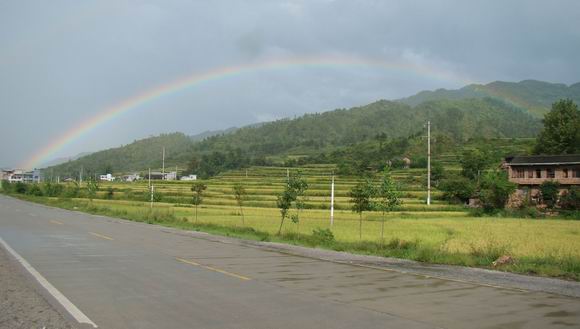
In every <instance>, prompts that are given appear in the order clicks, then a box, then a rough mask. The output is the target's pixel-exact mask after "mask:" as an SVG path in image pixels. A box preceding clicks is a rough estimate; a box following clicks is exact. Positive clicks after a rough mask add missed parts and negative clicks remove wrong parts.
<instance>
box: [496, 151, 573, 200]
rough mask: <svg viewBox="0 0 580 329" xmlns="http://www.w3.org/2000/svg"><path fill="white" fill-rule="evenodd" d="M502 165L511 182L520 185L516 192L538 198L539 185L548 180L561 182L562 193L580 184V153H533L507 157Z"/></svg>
mask: <svg viewBox="0 0 580 329" xmlns="http://www.w3.org/2000/svg"><path fill="white" fill-rule="evenodd" d="M502 167H503V168H504V169H505V170H507V173H508V178H509V180H510V182H513V183H516V184H517V185H518V187H517V191H516V194H518V195H519V196H520V197H523V198H528V199H530V200H536V201H537V199H538V197H539V187H540V185H541V184H542V183H544V182H546V181H554V182H557V183H559V184H560V193H563V192H564V191H566V190H569V189H570V188H571V187H572V186H580V154H570V155H531V156H510V157H506V158H505V160H504V162H503V163H502Z"/></svg>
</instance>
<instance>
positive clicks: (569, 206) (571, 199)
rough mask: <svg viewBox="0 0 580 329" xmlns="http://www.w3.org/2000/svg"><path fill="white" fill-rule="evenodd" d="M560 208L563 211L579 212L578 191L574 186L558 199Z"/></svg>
mask: <svg viewBox="0 0 580 329" xmlns="http://www.w3.org/2000/svg"><path fill="white" fill-rule="evenodd" d="M560 207H562V209H564V210H580V189H579V188H578V187H576V186H574V187H572V188H570V190H568V191H567V192H566V193H564V195H562V197H561V198H560Z"/></svg>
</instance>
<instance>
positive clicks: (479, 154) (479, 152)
mask: <svg viewBox="0 0 580 329" xmlns="http://www.w3.org/2000/svg"><path fill="white" fill-rule="evenodd" d="M493 159H494V158H493V156H492V154H491V152H490V151H489V150H485V149H474V150H465V151H463V154H462V156H461V159H460V160H459V162H460V163H461V175H463V176H464V177H467V178H469V179H477V180H479V177H480V176H481V175H482V174H483V172H484V171H485V170H486V169H488V168H489V167H490V166H491V164H492V163H493V161H494V160H493Z"/></svg>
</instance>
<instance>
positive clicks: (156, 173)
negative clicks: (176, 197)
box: [146, 171, 177, 180]
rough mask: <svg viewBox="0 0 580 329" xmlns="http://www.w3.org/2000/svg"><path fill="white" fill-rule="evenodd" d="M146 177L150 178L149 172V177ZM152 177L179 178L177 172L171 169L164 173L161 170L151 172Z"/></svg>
mask: <svg viewBox="0 0 580 329" xmlns="http://www.w3.org/2000/svg"><path fill="white" fill-rule="evenodd" d="M146 178H149V174H147V177H146ZM151 179H155V180H176V179H177V172H175V171H171V172H166V173H162V172H160V171H152V172H151Z"/></svg>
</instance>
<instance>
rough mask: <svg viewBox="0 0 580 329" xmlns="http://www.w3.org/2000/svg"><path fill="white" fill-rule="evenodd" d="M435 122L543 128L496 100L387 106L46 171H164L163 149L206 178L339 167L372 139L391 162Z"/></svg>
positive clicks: (459, 128) (447, 133) (170, 161)
mask: <svg viewBox="0 0 580 329" xmlns="http://www.w3.org/2000/svg"><path fill="white" fill-rule="evenodd" d="M428 120H429V121H431V124H432V131H433V133H434V134H437V135H439V136H441V138H443V137H444V138H447V139H448V140H450V141H456V142H462V141H465V140H468V139H471V138H496V137H532V136H535V135H536V134H537V133H538V131H539V129H540V128H541V122H540V120H539V119H536V118H534V117H532V116H531V115H529V114H528V113H527V112H525V111H522V110H521V109H519V108H517V107H515V106H513V105H510V104H508V103H506V102H503V101H500V100H498V99H494V98H480V99H459V100H434V101H427V102H424V103H422V104H420V105H418V106H414V107H413V106H409V105H407V104H403V103H400V102H392V101H385V100H381V101H378V102H374V103H372V104H368V105H365V106H361V107H355V108H351V109H338V110H335V111H329V112H324V113H316V114H306V115H303V116H301V117H299V118H296V119H284V120H278V121H274V122H269V123H263V124H260V125H253V126H248V127H243V128H239V129H235V130H229V131H226V132H223V133H221V134H218V135H212V136H209V137H206V138H204V139H203V140H201V141H199V140H196V139H195V138H194V139H192V138H191V137H188V136H186V135H184V134H181V133H173V134H164V135H161V136H158V137H150V138H146V139H142V140H139V141H135V142H133V143H131V144H129V145H125V146H121V147H117V148H112V149H109V150H104V151H100V152H95V153H93V154H90V155H88V156H86V157H83V158H80V159H78V160H75V161H69V162H67V163H65V164H61V165H58V166H53V167H50V168H48V169H46V171H45V172H46V173H47V174H49V173H52V175H56V174H58V175H60V176H73V177H74V176H77V175H78V173H79V171H80V169H81V168H83V169H84V171H85V172H86V173H94V174H96V173H106V172H115V173H119V172H131V171H142V172H143V171H145V170H146V169H147V168H161V165H162V149H163V147H165V150H166V159H165V160H166V161H165V164H166V167H167V168H170V167H173V166H176V165H179V166H180V167H181V168H186V167H187V168H189V171H193V172H196V173H201V174H202V175H205V176H210V175H214V174H217V173H219V172H221V171H223V170H227V169H234V168H239V167H243V166H246V165H251V164H270V163H269V162H268V161H269V160H268V159H272V158H279V159H284V158H287V157H296V156H300V157H309V158H310V159H311V160H312V159H319V160H320V161H322V162H324V161H327V160H329V159H330V158H327V157H326V154H334V156H333V158H332V161H336V157H337V154H338V155H340V154H341V153H340V152H338V153H337V151H338V150H341V149H345V148H356V147H357V145H358V144H360V145H363V144H365V143H366V142H368V141H372V140H380V141H381V143H385V145H388V144H389V143H390V144H391V145H394V144H393V143H398V144H397V145H399V146H398V147H394V148H390V149H389V148H388V147H385V148H384V150H385V152H386V153H385V154H384V155H383V156H384V157H385V158H388V157H389V156H395V155H398V154H400V153H401V152H404V150H405V149H404V148H401V147H400V145H411V144H413V143H410V144H409V143H407V144H405V142H404V140H405V139H408V138H417V136H420V135H422V134H424V131H425V128H424V125H425V123H426V122H427V121H428ZM394 141H396V142H394ZM367 144H368V143H367ZM365 145H366V144H365ZM408 147H410V146H408ZM388 150H391V151H388ZM325 159H327V160H325Z"/></svg>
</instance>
